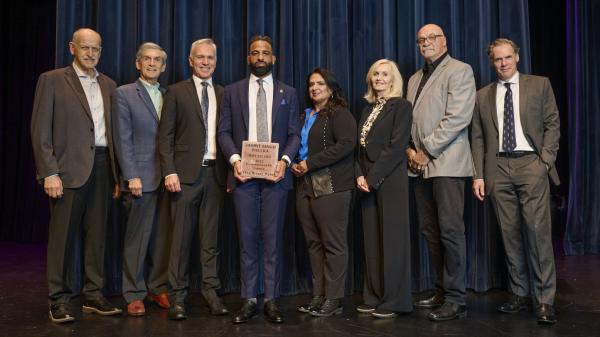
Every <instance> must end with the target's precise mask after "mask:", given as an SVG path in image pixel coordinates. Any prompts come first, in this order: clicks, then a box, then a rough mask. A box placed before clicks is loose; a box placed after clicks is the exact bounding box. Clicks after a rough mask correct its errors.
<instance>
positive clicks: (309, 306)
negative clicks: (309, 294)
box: [296, 296, 324, 313]
mask: <svg viewBox="0 0 600 337" xmlns="http://www.w3.org/2000/svg"><path fill="white" fill-rule="evenodd" d="M323 301H324V298H323V296H313V298H311V300H310V303H305V304H302V305H299V306H297V307H296V310H298V311H300V312H304V313H309V312H311V311H314V310H319V309H320V308H321V306H322V305H323Z"/></svg>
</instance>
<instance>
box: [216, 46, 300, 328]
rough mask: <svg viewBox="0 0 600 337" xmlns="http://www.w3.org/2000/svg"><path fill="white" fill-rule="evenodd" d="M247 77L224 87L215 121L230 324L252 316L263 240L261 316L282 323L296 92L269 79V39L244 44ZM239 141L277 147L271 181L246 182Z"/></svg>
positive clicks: (296, 144) (297, 133)
mask: <svg viewBox="0 0 600 337" xmlns="http://www.w3.org/2000/svg"><path fill="white" fill-rule="evenodd" d="M246 59H247V62H248V65H249V66H250V76H249V77H248V78H245V79H243V80H241V81H238V82H236V83H233V84H231V85H229V86H227V87H226V88H225V94H224V96H223V103H222V105H221V119H220V121H219V143H220V145H221V148H222V149H223V152H224V153H225V157H226V158H228V159H229V163H230V164H231V167H230V170H229V175H228V177H227V190H228V191H230V192H231V193H232V194H233V202H234V204H235V213H236V219H237V225H238V235H239V243H240V269H241V296H242V298H243V299H244V304H243V305H242V308H241V309H240V310H239V311H238V312H237V313H236V314H235V315H234V316H233V323H244V322H247V321H248V320H249V319H251V318H252V317H254V316H256V314H257V313H258V310H257V292H258V286H259V285H258V276H259V270H258V266H259V257H260V254H259V252H258V248H259V242H260V239H261V238H262V241H263V256H264V281H265V282H264V314H265V318H266V319H267V320H268V321H269V322H272V323H283V314H282V313H281V311H280V310H279V309H278V307H277V305H276V303H275V300H276V299H277V298H278V297H279V288H280V279H281V270H280V269H281V264H282V263H281V251H282V246H283V244H284V243H283V242H282V232H283V225H284V217H285V209H286V205H287V197H288V192H289V190H291V189H292V188H293V180H292V179H293V177H292V175H291V172H290V169H289V168H288V167H289V165H290V163H291V159H292V158H294V157H295V156H296V153H297V151H298V147H299V146H300V137H299V136H300V126H299V118H300V117H299V115H298V98H297V96H296V90H295V89H294V88H292V87H290V86H288V85H286V84H284V83H283V82H281V81H277V80H275V79H274V78H273V74H272V72H271V71H272V67H273V64H274V63H275V55H274V54H273V42H272V40H271V38H270V37H268V36H262V35H257V36H254V37H253V38H251V39H250V43H249V44H248V56H247V58H246ZM245 140H250V141H260V142H272V143H278V144H279V153H278V157H277V158H278V159H279V162H278V163H277V169H276V172H275V174H276V176H275V177H273V178H271V179H256V178H255V179H251V178H249V177H247V176H244V175H242V169H241V157H240V155H241V153H242V152H241V150H242V142H243V141H245Z"/></svg>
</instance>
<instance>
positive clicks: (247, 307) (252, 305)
mask: <svg viewBox="0 0 600 337" xmlns="http://www.w3.org/2000/svg"><path fill="white" fill-rule="evenodd" d="M257 313H258V309H257V308H256V302H254V301H250V300H246V302H244V305H242V307H241V308H240V311H238V312H236V313H235V315H233V319H232V320H231V321H232V322H233V323H236V324H237V323H246V322H248V320H249V319H251V318H253V317H255V316H256V314H257Z"/></svg>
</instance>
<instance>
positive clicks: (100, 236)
mask: <svg viewBox="0 0 600 337" xmlns="http://www.w3.org/2000/svg"><path fill="white" fill-rule="evenodd" d="M112 190H113V180H112V177H111V174H110V165H109V160H108V152H107V150H106V148H97V149H96V155H95V157H94V166H93V168H92V172H91V173H90V176H89V178H88V180H87V181H86V182H85V184H83V186H81V187H79V188H65V189H63V196H62V198H58V199H50V225H49V228H48V254H47V265H46V272H47V279H48V299H49V302H50V304H54V303H67V302H69V300H70V299H71V297H72V296H73V295H74V294H73V290H72V289H70V285H69V282H68V280H69V279H71V278H72V275H71V274H72V273H73V272H74V270H73V269H74V268H73V266H74V265H75V263H74V262H75V261H74V260H73V259H74V258H75V257H76V256H78V255H79V254H78V253H77V252H75V249H76V248H75V247H77V244H76V242H77V241H82V242H83V255H82V256H83V274H84V277H83V289H82V293H83V295H84V296H85V298H86V299H92V298H94V297H97V296H101V290H102V287H103V285H104V246H105V239H106V222H107V219H108V210H109V206H110V200H111V193H112Z"/></svg>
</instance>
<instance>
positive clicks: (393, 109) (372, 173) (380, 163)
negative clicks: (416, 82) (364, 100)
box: [354, 97, 412, 189]
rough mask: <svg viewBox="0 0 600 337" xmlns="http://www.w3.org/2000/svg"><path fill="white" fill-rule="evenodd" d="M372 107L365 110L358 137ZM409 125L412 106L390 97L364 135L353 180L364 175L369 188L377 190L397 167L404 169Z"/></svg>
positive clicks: (397, 98)
mask: <svg viewBox="0 0 600 337" xmlns="http://www.w3.org/2000/svg"><path fill="white" fill-rule="evenodd" d="M373 107H374V105H373V104H371V105H369V106H367V107H365V109H363V112H362V114H361V117H360V122H359V123H358V125H359V127H358V134H359V137H360V130H361V129H362V126H363V124H365V122H366V120H367V117H368V116H369V114H370V113H371V110H372V109H373ZM411 126H412V105H411V104H410V102H409V101H407V100H405V99H403V98H400V97H393V98H390V99H389V100H388V101H387V103H386V104H385V105H384V106H383V109H382V110H381V112H380V113H379V116H378V117H377V119H376V120H375V122H374V123H373V125H372V126H371V130H370V132H369V134H368V135H367V139H366V141H367V146H366V148H365V149H364V150H363V151H364V155H360V154H359V155H358V158H357V159H358V160H357V163H356V165H355V166H354V167H355V175H356V177H360V176H364V177H365V178H366V179H367V183H369V186H371V187H373V188H375V189H378V188H379V187H380V186H381V184H382V183H383V181H384V180H385V179H386V178H387V177H388V176H389V175H390V174H391V173H392V172H394V170H395V169H396V168H397V167H398V166H399V165H404V166H406V152H405V151H406V147H407V146H408V141H409V139H410V129H411ZM359 148H360V145H359Z"/></svg>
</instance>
